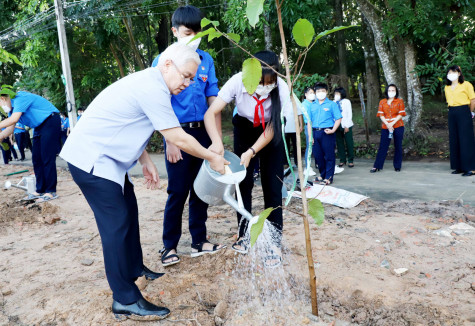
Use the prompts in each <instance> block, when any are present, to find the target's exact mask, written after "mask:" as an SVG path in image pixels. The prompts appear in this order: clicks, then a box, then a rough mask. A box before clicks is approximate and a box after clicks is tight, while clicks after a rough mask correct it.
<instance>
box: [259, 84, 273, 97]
mask: <svg viewBox="0 0 475 326" xmlns="http://www.w3.org/2000/svg"><path fill="white" fill-rule="evenodd" d="M275 86H276V85H275V84H272V85H266V86H264V85H258V86H257V89H256V94H257V95H260V96H266V95H269V93H270V92H272V90H273V89H274V88H275Z"/></svg>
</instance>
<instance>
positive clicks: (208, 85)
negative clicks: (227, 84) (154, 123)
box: [152, 49, 219, 123]
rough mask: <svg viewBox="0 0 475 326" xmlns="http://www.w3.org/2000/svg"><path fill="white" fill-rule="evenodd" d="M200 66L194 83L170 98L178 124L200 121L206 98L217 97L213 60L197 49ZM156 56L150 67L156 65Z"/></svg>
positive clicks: (205, 109)
mask: <svg viewBox="0 0 475 326" xmlns="http://www.w3.org/2000/svg"><path fill="white" fill-rule="evenodd" d="M196 52H197V53H198V54H199V56H200V59H201V64H200V65H199V66H198V71H197V72H196V76H195V78H194V80H195V83H193V84H191V85H190V86H188V87H187V88H185V89H184V90H183V91H182V92H181V93H180V94H178V95H173V96H172V100H171V102H172V107H173V111H174V112H175V114H176V116H177V118H178V121H180V123H186V122H194V121H202V120H203V119H204V115H205V113H206V111H207V110H208V101H207V99H206V98H207V97H211V96H217V95H218V92H219V88H218V78H216V72H215V69H214V61H213V58H212V57H211V56H210V55H209V54H208V53H207V52H205V51H202V50H200V49H197V50H196ZM159 57H160V56H157V57H156V58H155V60H153V63H152V67H156V66H157V64H158V58H159Z"/></svg>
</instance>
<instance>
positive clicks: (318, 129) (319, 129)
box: [312, 127, 330, 131]
mask: <svg viewBox="0 0 475 326" xmlns="http://www.w3.org/2000/svg"><path fill="white" fill-rule="evenodd" d="M329 128H330V127H326V128H312V129H313V130H316V131H321V130H325V129H329Z"/></svg>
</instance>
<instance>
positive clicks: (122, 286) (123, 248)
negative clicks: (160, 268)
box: [68, 163, 143, 305]
mask: <svg viewBox="0 0 475 326" xmlns="http://www.w3.org/2000/svg"><path fill="white" fill-rule="evenodd" d="M68 166H69V171H70V172H71V175H72V176H73V179H74V182H76V183H77V185H78V186H79V188H80V189H81V191H82V193H83V194H84V197H85V198H86V200H87V202H88V204H89V206H90V207H91V209H92V211H93V212H94V217H95V219H96V223H97V228H98V229H99V234H100V236H101V242H102V252H103V255H104V265H105V269H106V277H107V281H108V282H109V286H110V288H111V290H112V296H113V298H114V300H116V301H118V302H120V303H122V304H124V305H125V304H131V303H134V302H136V301H137V300H139V299H140V298H142V295H141V293H140V290H139V289H138V287H137V285H135V283H134V282H135V280H136V279H137V277H139V276H140V274H141V273H142V270H143V256H142V247H141V245H140V233H139V213H138V207H137V199H136V197H135V193H134V186H133V185H132V184H131V183H130V181H129V178H128V177H127V175H125V176H124V178H125V183H124V192H122V187H121V186H120V185H119V184H118V183H115V182H113V181H110V180H107V179H104V178H101V177H97V176H95V175H93V174H92V173H87V172H84V171H83V170H81V169H78V168H77V167H75V166H74V165H71V164H69V163H68Z"/></svg>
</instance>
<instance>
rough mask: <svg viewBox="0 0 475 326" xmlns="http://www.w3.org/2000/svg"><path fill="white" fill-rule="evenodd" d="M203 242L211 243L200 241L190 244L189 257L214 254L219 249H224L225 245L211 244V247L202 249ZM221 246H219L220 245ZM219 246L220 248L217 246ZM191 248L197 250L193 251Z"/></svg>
mask: <svg viewBox="0 0 475 326" xmlns="http://www.w3.org/2000/svg"><path fill="white" fill-rule="evenodd" d="M205 243H211V242H209V241H207V240H206V241H203V242H201V243H198V244H191V249H192V250H191V257H193V258H194V257H199V256H202V255H206V254H211V255H212V254H215V253H217V252H218V251H220V250H221V249H224V248H226V246H225V245H218V244H212V243H211V244H212V245H213V249H211V250H203V246H204V244H205ZM220 246H221V247H220ZM218 247H220V248H218ZM193 249H195V250H198V251H193Z"/></svg>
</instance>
